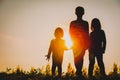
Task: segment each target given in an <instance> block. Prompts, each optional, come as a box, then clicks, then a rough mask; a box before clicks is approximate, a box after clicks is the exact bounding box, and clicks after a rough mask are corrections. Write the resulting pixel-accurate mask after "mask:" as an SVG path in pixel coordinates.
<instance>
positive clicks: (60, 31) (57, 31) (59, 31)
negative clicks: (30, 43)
mask: <svg viewBox="0 0 120 80" xmlns="http://www.w3.org/2000/svg"><path fill="white" fill-rule="evenodd" d="M63 35H64V31H63V29H62V28H60V27H58V28H56V29H55V32H54V36H55V37H56V38H57V37H59V38H62V37H63Z"/></svg>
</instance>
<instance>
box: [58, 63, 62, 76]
mask: <svg viewBox="0 0 120 80" xmlns="http://www.w3.org/2000/svg"><path fill="white" fill-rule="evenodd" d="M61 75H62V64H58V77H61Z"/></svg>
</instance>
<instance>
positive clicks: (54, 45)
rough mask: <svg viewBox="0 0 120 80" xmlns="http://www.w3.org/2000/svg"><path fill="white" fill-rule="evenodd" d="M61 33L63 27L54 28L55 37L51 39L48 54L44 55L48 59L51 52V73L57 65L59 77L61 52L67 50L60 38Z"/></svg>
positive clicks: (61, 59) (53, 73) (59, 75)
mask: <svg viewBox="0 0 120 80" xmlns="http://www.w3.org/2000/svg"><path fill="white" fill-rule="evenodd" d="M63 35H64V32H63V29H62V28H60V27H58V28H56V30H55V32H54V36H55V39H53V40H51V42H50V47H49V51H48V55H47V56H46V57H47V59H48V60H49V59H50V55H51V53H52V75H53V76H54V75H55V69H56V67H58V77H61V73H62V61H63V54H64V50H67V47H66V46H65V40H63V39H62V37H63Z"/></svg>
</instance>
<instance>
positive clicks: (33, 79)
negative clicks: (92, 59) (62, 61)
mask: <svg viewBox="0 0 120 80" xmlns="http://www.w3.org/2000/svg"><path fill="white" fill-rule="evenodd" d="M82 72H83V78H81V79H80V80H89V79H88V75H87V69H86V68H83V70H82ZM55 74H56V76H55V77H54V79H53V78H52V74H51V66H50V64H47V65H46V67H42V68H37V69H35V68H33V67H31V70H30V71H25V70H23V69H22V68H20V66H17V67H16V68H15V69H12V68H6V71H4V72H0V80H58V77H57V74H58V73H57V70H56V73H55ZM61 80H78V79H77V77H76V75H75V70H74V69H73V67H72V65H71V64H70V63H69V64H68V66H67V70H66V72H63V73H62V78H61ZM94 80H120V67H119V66H118V65H117V64H115V63H114V64H113V66H112V69H111V71H110V72H109V73H108V74H107V77H106V78H103V77H102V76H101V74H100V69H99V67H98V66H97V65H95V66H94Z"/></svg>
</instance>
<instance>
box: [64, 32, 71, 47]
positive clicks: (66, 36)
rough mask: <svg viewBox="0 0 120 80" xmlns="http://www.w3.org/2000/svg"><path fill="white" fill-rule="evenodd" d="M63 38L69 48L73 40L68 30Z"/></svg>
mask: <svg viewBox="0 0 120 80" xmlns="http://www.w3.org/2000/svg"><path fill="white" fill-rule="evenodd" d="M63 39H64V40H65V44H66V46H67V48H68V49H69V48H71V47H72V40H71V38H70V35H69V33H68V32H65V33H64V37H63Z"/></svg>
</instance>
